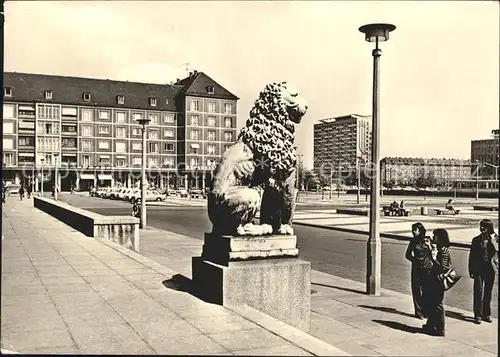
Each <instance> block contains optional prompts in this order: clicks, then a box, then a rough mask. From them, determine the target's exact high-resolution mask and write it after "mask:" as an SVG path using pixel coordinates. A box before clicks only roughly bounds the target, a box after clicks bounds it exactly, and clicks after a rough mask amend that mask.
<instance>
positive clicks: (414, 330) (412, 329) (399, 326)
mask: <svg viewBox="0 0 500 357" xmlns="http://www.w3.org/2000/svg"><path fill="white" fill-rule="evenodd" d="M372 321H373V322H376V323H378V324H381V325H383V326H387V327H390V328H392V329H394V330H400V331H405V332H408V333H422V329H421V328H418V327H413V326H408V325H405V324H402V323H400V322H396V321H386V320H372Z"/></svg>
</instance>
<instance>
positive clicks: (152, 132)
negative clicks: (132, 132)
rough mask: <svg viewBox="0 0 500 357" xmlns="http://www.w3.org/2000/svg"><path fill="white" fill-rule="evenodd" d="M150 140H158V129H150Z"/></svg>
mask: <svg viewBox="0 0 500 357" xmlns="http://www.w3.org/2000/svg"><path fill="white" fill-rule="evenodd" d="M149 140H158V130H152V129H149Z"/></svg>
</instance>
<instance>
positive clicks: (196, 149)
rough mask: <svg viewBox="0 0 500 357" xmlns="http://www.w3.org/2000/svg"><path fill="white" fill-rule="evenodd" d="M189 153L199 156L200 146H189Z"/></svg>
mask: <svg viewBox="0 0 500 357" xmlns="http://www.w3.org/2000/svg"><path fill="white" fill-rule="evenodd" d="M189 153H190V154H199V153H200V145H199V144H191V145H190V150H189Z"/></svg>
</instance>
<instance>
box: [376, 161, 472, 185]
mask: <svg viewBox="0 0 500 357" xmlns="http://www.w3.org/2000/svg"><path fill="white" fill-rule="evenodd" d="M380 171H381V177H382V183H383V184H385V185H386V186H387V184H388V183H392V184H393V185H395V186H413V185H414V184H415V182H416V180H417V179H418V178H419V177H432V178H433V179H435V183H436V185H439V186H451V185H452V183H453V181H456V180H467V179H469V178H470V177H471V162H470V161H469V160H459V159H434V158H432V159H424V158H411V157H385V158H383V159H382V160H381V161H380Z"/></svg>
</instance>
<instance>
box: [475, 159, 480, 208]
mask: <svg viewBox="0 0 500 357" xmlns="http://www.w3.org/2000/svg"><path fill="white" fill-rule="evenodd" d="M476 165H477V169H476V201H477V200H479V168H480V167H481V163H480V162H479V160H476Z"/></svg>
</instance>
